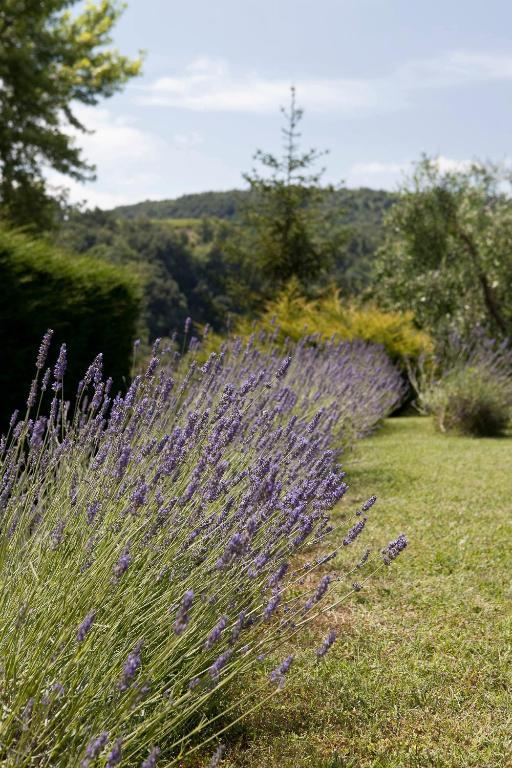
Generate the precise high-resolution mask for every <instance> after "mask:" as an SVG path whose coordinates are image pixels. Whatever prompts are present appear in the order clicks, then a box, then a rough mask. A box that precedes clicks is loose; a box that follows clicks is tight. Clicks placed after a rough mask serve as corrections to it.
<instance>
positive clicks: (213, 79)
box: [139, 56, 385, 113]
mask: <svg viewBox="0 0 512 768" xmlns="http://www.w3.org/2000/svg"><path fill="white" fill-rule="evenodd" d="M295 84H296V87H297V90H298V92H299V94H300V101H301V104H304V105H305V106H307V108H308V109H313V110H320V111H325V110H331V109H335V110H341V111H344V112H352V111H354V110H361V109H367V108H369V107H376V106H378V105H379V104H381V103H382V102H383V99H384V98H385V93H384V89H383V88H382V87H380V86H379V83H378V82H377V81H375V82H371V81H367V82H361V81H359V80H351V79H332V80H331V79H315V78H308V79H303V80H299V81H298V82H296V83H295ZM143 91H144V92H143V95H142V96H140V98H139V101H140V103H141V104H144V105H149V106H162V107H178V108H182V109H190V110H196V111H212V112H256V113H266V112H275V111H276V110H277V109H278V108H279V107H280V105H281V104H283V103H286V102H287V100H288V96H289V92H290V80H289V79H283V78H274V79H272V78H265V77H262V76H261V75H258V74H257V73H254V72H253V73H247V74H243V75H238V76H236V75H233V74H232V73H231V72H230V69H229V67H228V65H227V63H226V62H225V61H222V60H219V59H209V58H208V57H205V56H203V57H200V58H199V59H196V60H195V61H193V62H192V63H191V64H190V65H189V66H188V67H187V68H186V69H185V71H184V72H183V73H182V74H181V75H176V76H172V77H160V78H158V79H157V80H155V81H154V82H153V83H151V84H150V85H148V86H144V87H143Z"/></svg>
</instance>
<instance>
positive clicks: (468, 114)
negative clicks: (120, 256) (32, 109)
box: [52, 0, 512, 208]
mask: <svg viewBox="0 0 512 768" xmlns="http://www.w3.org/2000/svg"><path fill="white" fill-rule="evenodd" d="M511 30H512V3H510V2H509V1H507V0H486V2H482V0H478V1H477V0H444V2H440V0H430V1H428V2H427V1H425V0H408V1H406V0H315V1H314V2H313V0H257V2H256V1H255V0H215V2H212V0H188V1H184V0H180V2H176V1H175V0H129V2H128V8H127V10H126V12H125V14H124V16H123V18H122V20H121V21H120V22H119V24H118V26H117V27H116V30H115V33H114V40H115V44H116V45H117V46H118V47H119V48H120V49H121V51H122V52H123V53H127V54H132V55H133V54H135V53H136V52H137V50H138V49H141V48H142V49H145V50H146V52H147V55H146V60H145V65H144V74H143V76H142V77H140V78H138V79H137V80H135V81H132V83H131V84H130V85H129V86H128V87H127V88H126V89H125V91H124V92H123V93H122V94H119V95H116V96H115V97H113V98H112V99H109V100H106V101H104V102H102V103H101V104H100V105H99V106H97V107H95V108H87V109H86V108H82V107H81V108H79V110H78V111H79V113H80V116H81V117H82V118H83V119H84V121H85V123H86V124H87V125H88V126H89V127H90V128H91V129H92V130H93V131H94V133H93V134H91V135H88V136H85V137H80V138H79V139H78V140H79V142H80V144H81V146H83V147H84V154H85V156H86V157H87V158H88V159H89V160H91V161H93V162H95V163H96V165H97V174H98V179H97V181H96V182H94V183H91V184H87V185H77V184H74V183H73V184H71V185H69V186H70V187H71V194H72V198H73V199H74V200H87V202H88V204H89V205H99V206H100V207H105V208H108V207H112V206H114V205H117V204H122V203H130V202H136V201H139V200H145V199H163V198H171V197H176V196H178V195H180V194H184V193H189V192H199V191H204V190H212V189H214V190H215V189H229V188H232V187H241V186H243V182H242V177H241V174H242V172H243V171H246V170H249V169H250V167H251V165H252V155H253V153H254V151H255V150H256V149H257V148H258V147H260V148H262V149H265V150H271V151H277V150H279V146H280V132H279V131H280V125H281V118H280V114H279V105H280V104H286V102H287V100H288V95H289V86H290V84H291V83H294V84H295V86H296V88H297V95H298V101H299V103H300V104H301V105H302V106H303V107H304V109H305V115H304V120H303V124H302V132H303V144H304V147H305V148H309V147H310V146H315V147H317V148H318V149H329V150H330V154H329V155H328V157H327V158H326V162H325V164H326V166H327V169H328V170H327V174H326V176H325V179H326V181H330V182H340V181H344V182H345V184H346V185H347V186H349V187H357V186H370V187H374V188H387V189H392V188H395V187H396V185H397V183H398V182H399V181H400V179H401V178H402V176H403V173H404V172H407V170H408V169H410V167H411V162H412V161H414V160H415V159H418V157H419V156H420V154H421V153H422V152H427V153H428V154H431V155H436V156H439V158H440V160H439V162H440V163H441V164H442V165H444V167H447V168H457V167H463V165H464V163H467V162H468V161H469V160H471V159H474V158H480V159H492V160H495V161H503V160H508V158H509V157H510V155H511V154H512V35H511ZM52 180H55V177H52Z"/></svg>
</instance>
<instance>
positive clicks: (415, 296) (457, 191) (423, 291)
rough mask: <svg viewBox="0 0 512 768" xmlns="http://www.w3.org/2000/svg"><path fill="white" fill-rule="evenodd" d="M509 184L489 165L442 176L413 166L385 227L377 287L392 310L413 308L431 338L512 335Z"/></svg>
mask: <svg viewBox="0 0 512 768" xmlns="http://www.w3.org/2000/svg"><path fill="white" fill-rule="evenodd" d="M511 283H512V200H511V197H510V180H509V179H507V176H506V174H504V172H503V171H500V169H498V168H496V167H492V166H488V165H482V164H476V163H475V164H473V165H472V166H471V167H469V168H467V169H464V170H458V171H450V172H442V171H441V170H440V168H439V165H438V163H437V162H436V161H435V160H432V159H429V158H423V160H422V161H421V162H420V163H419V164H418V165H417V168H416V172H415V174H414V176H413V178H412V179H411V180H410V181H409V182H408V183H407V184H406V185H405V187H404V188H403V190H402V192H401V195H400V196H399V199H398V202H397V203H395V205H394V206H393V207H392V209H391V211H390V213H389V215H388V217H387V222H386V236H385V241H384V244H383V246H382V247H381V248H380V251H379V255H378V259H377V265H376V280H375V285H376V287H377V290H378V291H379V294H380V297H381V299H382V301H383V302H384V305H387V306H389V307H391V308H396V309H413V310H414V312H415V315H416V318H417V321H418V322H419V323H420V324H421V325H422V326H423V327H425V328H427V329H428V330H431V331H433V332H435V333H437V334H441V335H442V334H445V333H449V332H450V331H452V330H456V331H457V332H459V333H463V334H465V333H468V332H469V331H470V330H471V329H472V328H473V327H474V326H475V325H482V326H484V327H485V328H487V330H488V331H489V332H490V333H491V334H493V335H497V336H499V337H507V336H511V335H512V300H511V296H510V285H511Z"/></svg>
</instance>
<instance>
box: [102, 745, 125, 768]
mask: <svg viewBox="0 0 512 768" xmlns="http://www.w3.org/2000/svg"><path fill="white" fill-rule="evenodd" d="M122 745H123V740H122V739H116V740H115V742H114V746H113V747H112V749H111V750H110V754H109V756H108V758H107V764H106V766H105V768H114V765H119V763H120V762H121V757H122Z"/></svg>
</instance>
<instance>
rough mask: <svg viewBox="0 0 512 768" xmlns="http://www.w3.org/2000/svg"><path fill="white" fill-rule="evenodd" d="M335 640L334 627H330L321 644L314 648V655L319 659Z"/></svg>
mask: <svg viewBox="0 0 512 768" xmlns="http://www.w3.org/2000/svg"><path fill="white" fill-rule="evenodd" d="M335 640H336V632H335V631H334V629H331V630H330V632H329V634H328V635H327V637H326V638H325V640H324V641H323V643H322V645H321V646H320V648H317V649H316V655H317V657H318V658H319V659H321V658H322V657H323V656H325V654H326V653H327V651H328V650H329V648H330V647H331V645H332V644H333V643H334V641H335Z"/></svg>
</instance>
